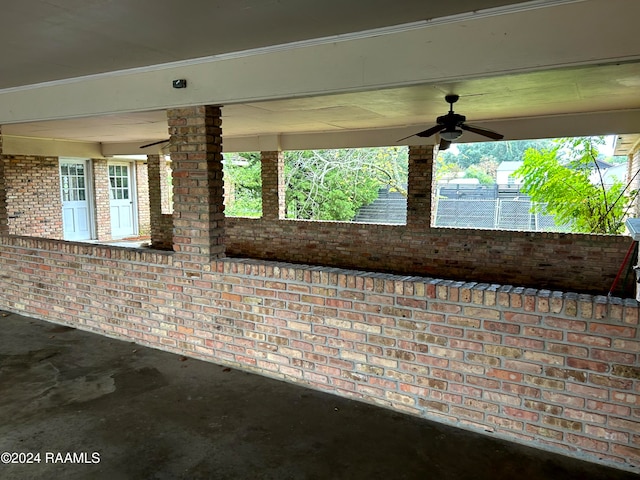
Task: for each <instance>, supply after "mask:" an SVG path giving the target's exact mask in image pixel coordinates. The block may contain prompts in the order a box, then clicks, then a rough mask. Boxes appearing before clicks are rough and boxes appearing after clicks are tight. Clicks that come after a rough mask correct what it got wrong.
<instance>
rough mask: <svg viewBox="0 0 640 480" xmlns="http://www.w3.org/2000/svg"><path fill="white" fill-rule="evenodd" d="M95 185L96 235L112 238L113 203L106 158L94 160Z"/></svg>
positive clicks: (101, 237) (104, 238)
mask: <svg viewBox="0 0 640 480" xmlns="http://www.w3.org/2000/svg"><path fill="white" fill-rule="evenodd" d="M92 166H93V168H92V172H93V187H94V197H95V210H96V237H97V239H98V240H111V205H110V199H109V166H108V165H107V160H106V159H101V158H95V159H93V161H92Z"/></svg>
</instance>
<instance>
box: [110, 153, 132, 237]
mask: <svg viewBox="0 0 640 480" xmlns="http://www.w3.org/2000/svg"><path fill="white" fill-rule="evenodd" d="M133 193H134V189H133V177H132V171H131V164H129V163H118V164H110V165H109V202H110V203H109V204H110V207H111V236H112V237H113V238H123V237H128V236H131V235H134V234H135V233H136V218H135V214H134V212H135V210H134V198H133Z"/></svg>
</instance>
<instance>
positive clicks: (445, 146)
mask: <svg viewBox="0 0 640 480" xmlns="http://www.w3.org/2000/svg"><path fill="white" fill-rule="evenodd" d="M450 146H451V142H450V141H449V140H445V139H444V138H441V139H440V146H439V147H438V151H439V152H443V151H445V150H446V149H448V148H449V147H450Z"/></svg>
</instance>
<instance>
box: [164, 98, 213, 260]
mask: <svg viewBox="0 0 640 480" xmlns="http://www.w3.org/2000/svg"><path fill="white" fill-rule="evenodd" d="M167 117H168V122H169V134H170V135H171V146H170V150H171V160H172V163H173V249H174V250H175V251H176V252H182V253H187V254H190V255H198V256H202V257H207V258H208V259H211V258H219V257H223V256H224V250H225V245H224V182H223V179H222V126H221V125H222V119H221V117H220V107H214V106H210V105H207V106H197V107H190V108H174V109H169V110H167ZM202 260H203V261H204V259H202Z"/></svg>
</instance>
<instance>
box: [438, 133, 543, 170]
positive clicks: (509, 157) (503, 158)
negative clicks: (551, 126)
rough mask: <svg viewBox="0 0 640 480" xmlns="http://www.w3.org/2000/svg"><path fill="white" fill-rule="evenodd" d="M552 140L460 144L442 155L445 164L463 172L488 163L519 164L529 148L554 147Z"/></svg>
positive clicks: (440, 155)
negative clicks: (453, 165) (458, 167)
mask: <svg viewBox="0 0 640 480" xmlns="http://www.w3.org/2000/svg"><path fill="white" fill-rule="evenodd" d="M552 146H553V143H552V141H551V140H511V141H504V142H477V143H458V144H456V145H455V148H453V147H452V148H450V149H449V150H445V151H444V152H442V153H440V154H439V155H438V157H441V158H442V162H443V163H453V164H456V165H458V166H460V168H461V169H462V170H466V169H467V168H469V167H470V166H472V165H478V164H480V163H483V162H487V161H494V162H497V163H498V164H500V163H501V162H507V161H508V162H517V161H520V160H522V159H523V157H524V153H525V152H526V151H527V150H528V149H529V148H536V149H541V148H549V147H552Z"/></svg>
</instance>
